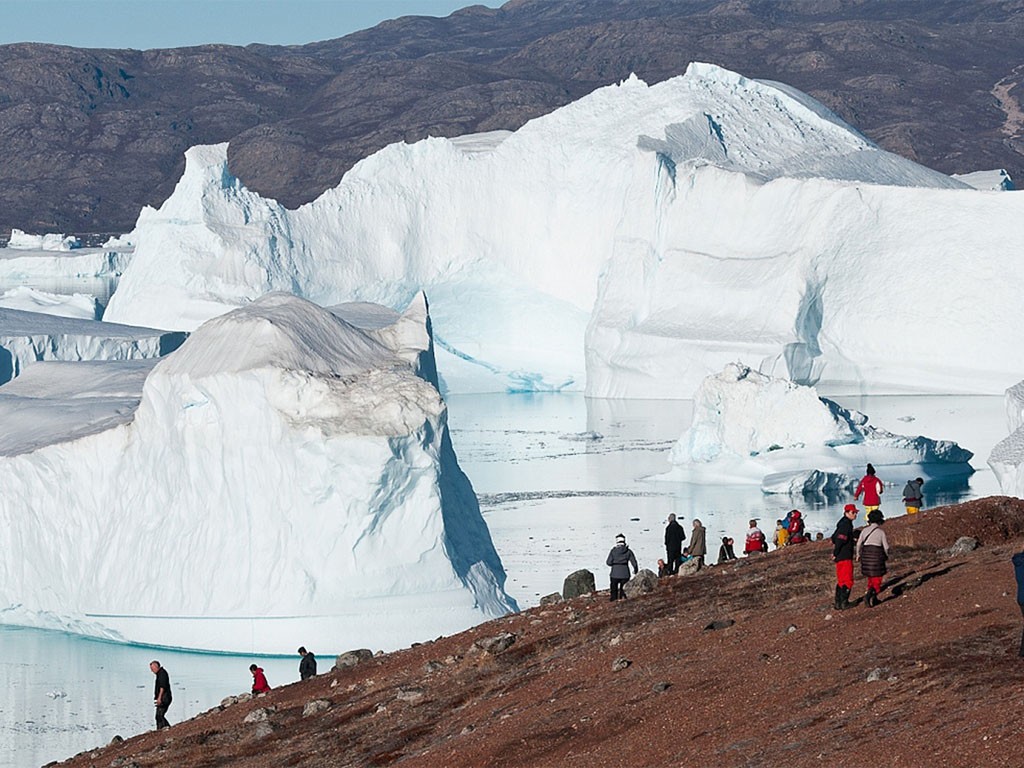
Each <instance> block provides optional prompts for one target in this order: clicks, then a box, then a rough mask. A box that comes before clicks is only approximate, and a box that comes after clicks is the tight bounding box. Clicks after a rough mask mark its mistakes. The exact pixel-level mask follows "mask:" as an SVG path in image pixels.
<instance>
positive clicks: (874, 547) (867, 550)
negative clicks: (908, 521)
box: [857, 509, 889, 608]
mask: <svg viewBox="0 0 1024 768" xmlns="http://www.w3.org/2000/svg"><path fill="white" fill-rule="evenodd" d="M884 522H885V518H883V517H882V510H880V509H873V510H871V511H870V512H868V525H867V527H866V528H865V529H864V530H863V531H861V533H860V538H859V539H857V560H859V561H860V572H861V573H862V574H863V575H864V576H866V577H867V579H868V593H867V595H865V596H864V602H865V603H867V605H868V607H869V608H874V607H875V606H876V605H878V593H879V592H881V591H882V577H883V576H885V561H886V560H888V559H889V540H888V539H887V538H886V537H885V531H883V530H882V523H884Z"/></svg>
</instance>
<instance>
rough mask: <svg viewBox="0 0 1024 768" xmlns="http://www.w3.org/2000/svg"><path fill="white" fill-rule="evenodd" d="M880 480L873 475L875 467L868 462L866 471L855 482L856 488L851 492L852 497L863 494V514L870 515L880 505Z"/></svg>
mask: <svg viewBox="0 0 1024 768" xmlns="http://www.w3.org/2000/svg"><path fill="white" fill-rule="evenodd" d="M883 490H884V486H883V485H882V481H881V480H879V479H878V478H877V477H875V468H874V467H873V466H871V465H870V464H868V468H867V472H866V473H865V475H864V477H862V478H861V479H860V482H859V483H858V484H857V490H856V491H854V492H853V498H855V499H859V498H860V495H861V494H862V493H863V494H864V514H866V515H870V514H871V513H872V512H873V511H874V510H876V509H878V508H879V507H880V506H881V505H882V499H881V496H882V491H883Z"/></svg>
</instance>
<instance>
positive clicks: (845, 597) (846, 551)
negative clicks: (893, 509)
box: [832, 504, 857, 611]
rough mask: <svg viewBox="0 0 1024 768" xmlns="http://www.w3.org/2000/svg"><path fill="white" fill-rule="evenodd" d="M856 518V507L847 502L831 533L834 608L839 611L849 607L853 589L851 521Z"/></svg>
mask: <svg viewBox="0 0 1024 768" xmlns="http://www.w3.org/2000/svg"><path fill="white" fill-rule="evenodd" d="M856 518H857V507H856V506H855V505H853V504H847V505H846V507H845V508H844V509H843V516H842V517H841V518H839V522H838V523H836V530H835V533H833V534H832V562H834V563H835V564H836V602H835V608H836V610H837V611H841V610H843V609H845V608H849V607H850V591H851V590H852V589H853V540H854V534H853V521H854V520H855V519H856Z"/></svg>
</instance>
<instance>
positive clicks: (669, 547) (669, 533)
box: [665, 515, 686, 574]
mask: <svg viewBox="0 0 1024 768" xmlns="http://www.w3.org/2000/svg"><path fill="white" fill-rule="evenodd" d="M685 540H686V532H685V531H684V530H683V526H681V525H680V524H679V523H677V522H676V516H675V515H669V516H668V525H666V526H665V555H666V557H665V565H666V566H668V572H669V573H670V574H676V573H679V558H680V557H682V555H683V542H684V541H685Z"/></svg>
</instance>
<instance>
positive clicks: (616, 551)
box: [605, 533, 639, 600]
mask: <svg viewBox="0 0 1024 768" xmlns="http://www.w3.org/2000/svg"><path fill="white" fill-rule="evenodd" d="M605 564H606V565H610V566H611V568H612V572H611V582H612V589H611V592H612V594H611V598H610V599H612V600H619V599H620V598H621V599H625V597H626V593H625V592H624V591H623V590H622V587H623V586H625V584H626V582H627V581H629V566H633V575H634V576H635V575H636V574H637V571H638V570H639V568H637V565H636V555H634V554H633V550H631V549H630V548H629V547H627V546H626V537H625V536H624V535H622V534H621V533H620V534H619V535H618V536H616V537H615V546H614V547H613V548H612V551H611V552H609V553H608V559H607V560H606V561H605Z"/></svg>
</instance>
